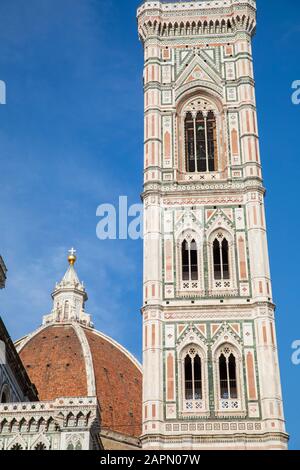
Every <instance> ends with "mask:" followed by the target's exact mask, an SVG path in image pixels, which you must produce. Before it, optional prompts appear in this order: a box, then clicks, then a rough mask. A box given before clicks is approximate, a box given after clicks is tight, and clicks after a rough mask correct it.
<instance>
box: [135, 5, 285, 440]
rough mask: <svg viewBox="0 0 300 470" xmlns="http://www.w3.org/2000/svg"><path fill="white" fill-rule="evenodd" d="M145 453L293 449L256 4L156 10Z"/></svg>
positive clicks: (148, 42) (150, 25)
mask: <svg viewBox="0 0 300 470" xmlns="http://www.w3.org/2000/svg"><path fill="white" fill-rule="evenodd" d="M137 16H138V31H139V36H140V39H141V41H142V43H143V46H144V54H145V65H144V93H145V152H144V192H143V201H144V207H145V229H144V230H145V234H144V286H143V289H144V303H143V308H142V314H143V361H144V384H143V435H142V443H143V447H144V448H145V449H286V448H287V442H288V435H287V434H286V430H285V420H284V411H283V403H282V392H281V384H280V373H279V364H278V352H277V342H276V330H275V323H274V311H275V306H274V303H273V297H272V286H271V279H270V269H269V259H268V245H267V235H266V220H265V209H264V195H265V189H264V186H263V180H262V168H261V159H260V150H259V138H258V126H257V113H256V101H255V83H254V76H253V58H252V47H251V42H252V37H253V35H254V33H255V29H256V2H255V1H253V0H219V1H199V0H198V1H194V2H180V1H177V2H176V1H175V2H174V1H168V2H163V1H161V2H159V1H145V2H144V3H143V4H142V5H141V6H140V7H139V9H138V14H137Z"/></svg>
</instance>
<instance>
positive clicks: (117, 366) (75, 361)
mask: <svg viewBox="0 0 300 470" xmlns="http://www.w3.org/2000/svg"><path fill="white" fill-rule="evenodd" d="M69 262H70V261H69ZM73 264H74V263H72V264H71V263H70V267H69V270H68V271H67V273H66V275H65V276H64V278H63V281H62V282H61V283H60V284H57V285H56V289H55V291H54V293H53V294H52V297H53V299H54V308H53V310H52V312H51V314H50V315H47V316H46V317H44V324H43V326H42V327H40V328H39V329H38V330H36V331H35V332H33V333H32V334H30V335H28V336H26V337H25V338H23V339H21V340H19V341H18V342H17V343H16V347H17V350H18V352H19V354H20V357H21V359H22V362H23V364H24V366H25V368H26V370H27V372H28V375H29V377H30V379H31V381H32V382H33V383H34V384H35V386H36V388H37V390H38V393H39V399H40V400H43V401H49V400H54V399H56V398H60V397H86V396H88V397H92V396H96V397H97V398H98V402H99V408H100V417H101V429H102V431H105V430H107V431H108V432H110V433H111V432H113V433H116V434H122V435H125V436H129V437H133V438H138V437H139V436H140V435H141V422H142V416H141V413H142V370H141V366H140V364H139V362H138V361H137V360H136V359H135V358H134V357H133V356H132V355H131V354H130V353H129V352H128V351H127V350H126V349H125V348H123V347H122V346H121V345H120V344H118V343H117V342H116V341H114V340H113V339H111V338H109V337H108V336H106V335H104V334H103V333H101V332H99V331H96V330H95V329H94V328H93V327H92V323H91V321H90V316H89V315H87V314H86V313H85V312H84V301H85V300H86V299H87V295H86V292H85V289H84V287H83V285H82V284H80V282H79V280H78V277H77V274H76V272H75V270H74V265H73ZM80 296H81V305H79V303H78V301H79V300H80ZM57 299H58V300H59V301H58V300H57ZM62 309H67V312H66V314H65V311H64V310H62ZM76 309H77V311H76Z"/></svg>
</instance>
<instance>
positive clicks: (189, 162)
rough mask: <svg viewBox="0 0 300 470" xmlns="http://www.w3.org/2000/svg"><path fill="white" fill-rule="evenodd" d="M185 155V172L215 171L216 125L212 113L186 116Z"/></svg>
mask: <svg viewBox="0 0 300 470" xmlns="http://www.w3.org/2000/svg"><path fill="white" fill-rule="evenodd" d="M185 153H186V168H187V172H189V173H195V172H196V173H203V172H206V171H216V170H217V163H216V162H217V123H216V118H215V115H214V113H213V111H209V112H208V113H207V114H204V113H202V112H201V111H199V112H198V113H196V114H192V113H191V112H188V113H187V114H186V117H185Z"/></svg>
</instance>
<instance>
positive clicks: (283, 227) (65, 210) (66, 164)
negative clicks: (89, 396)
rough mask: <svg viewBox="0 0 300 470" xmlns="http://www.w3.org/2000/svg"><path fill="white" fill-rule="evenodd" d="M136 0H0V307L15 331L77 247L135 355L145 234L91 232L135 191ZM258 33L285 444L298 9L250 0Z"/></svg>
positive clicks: (86, 274)
mask: <svg viewBox="0 0 300 470" xmlns="http://www.w3.org/2000/svg"><path fill="white" fill-rule="evenodd" d="M138 3H139V2H137V1H134V0H122V1H121V0H105V1H104V0H26V2H24V0H1V2H0V18H1V20H2V21H1V28H0V79H1V80H4V81H5V82H6V84H7V105H5V106H0V164H1V166H0V182H1V196H0V224H1V226H0V253H1V254H2V256H3V258H4V259H5V261H6V264H7V266H8V268H9V273H8V282H7V288H6V290H5V291H2V292H1V293H0V309H1V311H0V313H1V315H2V317H3V318H4V320H5V322H6V324H7V327H8V329H9V331H10V333H11V335H12V337H13V338H14V339H16V338H18V337H20V336H22V335H24V334H26V333H28V332H30V331H32V330H33V329H35V328H36V327H37V326H38V325H39V324H40V322H41V317H42V315H43V314H46V313H49V312H50V310H51V298H50V293H51V291H52V289H53V287H54V284H55V282H56V281H57V280H60V278H61V277H62V276H63V274H64V271H65V270H66V252H67V250H68V249H69V248H70V247H71V246H72V245H74V246H75V247H76V248H77V250H78V254H79V260H78V263H77V270H78V273H79V275H80V278H81V279H82V280H84V282H85V284H86V286H87V290H88V293H89V297H90V299H89V302H88V304H87V311H88V312H89V313H91V314H92V315H93V318H94V321H95V324H96V327H97V329H100V330H102V331H104V332H105V333H107V334H109V335H111V336H113V337H114V338H115V339H117V340H118V341H120V342H121V343H122V344H124V345H125V346H126V347H127V348H128V349H129V350H130V351H132V352H133V353H134V354H135V355H136V356H137V357H138V358H140V357H141V354H140V351H141V318H140V311H139V309H140V306H141V303H142V299H141V293H142V290H141V283H142V243H141V242H140V241H138V242H137V241H123V240H120V241H100V240H98V239H97V237H96V224H97V218H96V209H97V206H98V205H99V204H101V203H104V202H110V203H113V204H115V203H117V201H118V198H119V195H127V196H128V198H129V203H137V202H139V201H140V199H139V196H140V192H141V189H142V165H143V145H142V144H143V142H142V140H143V95H142V65H143V55H142V47H141V44H140V43H139V41H138V38H137V32H136V19H135V10H136V6H137V4H138ZM257 4H258V8H259V13H258V29H257V36H256V38H255V40H254V58H255V75H256V83H257V101H258V111H259V122H260V136H261V151H262V159H263V165H264V178H265V185H266V187H267V189H268V193H267V200H266V205H267V218H268V229H269V246H270V257H271V267H272V277H273V289H274V296H275V299H276V303H277V333H278V339H279V346H280V363H281V373H282V379H283V380H282V382H283V391H284V399H285V410H286V417H287V426H288V431H289V432H290V433H291V446H290V447H291V448H294V449H300V431H299V429H298V423H299V422H300V401H299V383H300V381H299V378H300V366H298V367H296V366H294V365H293V364H292V362H291V354H292V350H291V343H292V342H293V341H294V340H296V339H300V308H299V307H300V297H299V295H298V291H299V270H298V263H299V264H300V255H299V253H300V250H299V249H298V242H297V235H298V233H299V231H300V224H299V215H298V212H299V196H298V187H299V183H298V174H299V170H300V162H299V142H298V140H299V115H300V106H295V105H292V102H291V94H292V90H291V83H292V82H293V81H294V80H296V79H298V80H300V70H299V52H298V44H299V36H300V5H299V3H298V2H295V0H285V2H284V7H283V4H282V2H277V1H272V2H270V1H267V0H258V1H257Z"/></svg>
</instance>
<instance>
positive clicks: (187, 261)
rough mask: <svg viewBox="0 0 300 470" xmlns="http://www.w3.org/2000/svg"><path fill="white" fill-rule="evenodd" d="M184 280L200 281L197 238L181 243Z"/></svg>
mask: <svg viewBox="0 0 300 470" xmlns="http://www.w3.org/2000/svg"><path fill="white" fill-rule="evenodd" d="M181 259H182V280H183V281H198V250H197V243H196V241H195V240H192V241H191V242H188V241H187V240H184V241H183V242H182V245H181Z"/></svg>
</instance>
